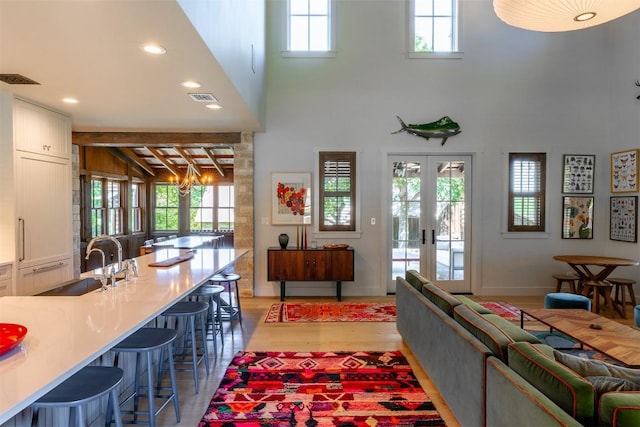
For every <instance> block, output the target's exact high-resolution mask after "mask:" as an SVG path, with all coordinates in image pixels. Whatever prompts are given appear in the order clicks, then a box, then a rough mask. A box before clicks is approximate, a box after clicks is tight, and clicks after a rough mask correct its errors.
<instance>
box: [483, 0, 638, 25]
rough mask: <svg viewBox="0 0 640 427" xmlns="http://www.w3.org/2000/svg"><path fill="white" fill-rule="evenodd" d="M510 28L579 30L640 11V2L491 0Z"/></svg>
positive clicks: (631, 0)
mask: <svg viewBox="0 0 640 427" xmlns="http://www.w3.org/2000/svg"><path fill="white" fill-rule="evenodd" d="M493 9H494V10H495V12H496V15H498V18H500V19H502V20H503V21H504V22H506V23H507V24H509V25H512V26H514V27H519V28H524V29H525V30H532V31H545V32H558V31H573V30H582V29H585V28H589V27H593V26H596V25H600V24H604V23H605V22H609V21H612V20H614V19H616V18H619V17H621V16H623V15H626V14H628V13H631V12H633V11H635V10H638V9H640V0H493Z"/></svg>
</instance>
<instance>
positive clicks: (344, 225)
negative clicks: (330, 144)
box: [318, 151, 356, 231]
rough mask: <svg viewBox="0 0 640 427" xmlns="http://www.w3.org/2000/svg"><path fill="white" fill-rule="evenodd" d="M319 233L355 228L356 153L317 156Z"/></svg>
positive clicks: (346, 152) (329, 153) (320, 154)
mask: <svg viewBox="0 0 640 427" xmlns="http://www.w3.org/2000/svg"><path fill="white" fill-rule="evenodd" d="M318 158H319V161H320V164H319V169H318V170H319V172H320V178H319V181H320V192H319V201H320V203H319V205H320V215H319V218H320V223H319V225H318V230H319V231H355V229H356V216H355V211H356V153H355V152H352V151H344V152H343V151H333V152H329V151H323V152H320V153H319V156H318Z"/></svg>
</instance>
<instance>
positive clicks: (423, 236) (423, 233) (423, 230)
mask: <svg viewBox="0 0 640 427" xmlns="http://www.w3.org/2000/svg"><path fill="white" fill-rule="evenodd" d="M426 231H427V230H425V229H424V228H423V229H422V244H423V245H424V244H425V243H427V240H426V239H427V238H426V234H425V233H426Z"/></svg>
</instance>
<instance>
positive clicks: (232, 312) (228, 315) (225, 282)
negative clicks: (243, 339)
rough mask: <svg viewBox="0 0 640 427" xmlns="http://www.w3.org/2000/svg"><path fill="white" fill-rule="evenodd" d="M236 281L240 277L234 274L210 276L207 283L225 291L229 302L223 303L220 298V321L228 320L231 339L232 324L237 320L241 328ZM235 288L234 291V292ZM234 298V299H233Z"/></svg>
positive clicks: (238, 293) (240, 310)
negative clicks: (220, 287)
mask: <svg viewBox="0 0 640 427" xmlns="http://www.w3.org/2000/svg"><path fill="white" fill-rule="evenodd" d="M238 280H240V275H239V274H236V273H229V274H224V273H221V274H216V275H213V276H211V278H210V279H209V282H210V283H211V284H213V285H219V286H222V287H224V288H225V289H226V290H227V295H228V298H229V300H228V301H225V300H224V298H220V304H221V306H222V307H221V308H222V311H223V313H222V320H228V321H229V323H230V325H231V336H232V337H233V322H234V321H235V320H237V321H238V322H239V323H240V328H242V307H241V306H240V292H239V291H238ZM234 288H235V290H234ZM234 297H235V298H234Z"/></svg>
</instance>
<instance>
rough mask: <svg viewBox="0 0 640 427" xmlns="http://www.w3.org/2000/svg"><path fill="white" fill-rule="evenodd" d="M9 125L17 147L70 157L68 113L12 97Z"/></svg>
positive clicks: (64, 157) (48, 154) (55, 155)
mask: <svg viewBox="0 0 640 427" xmlns="http://www.w3.org/2000/svg"><path fill="white" fill-rule="evenodd" d="M13 125H14V141H15V148H16V149H17V150H23V151H30V152H32V153H38V154H45V155H47V156H54V157H60V158H63V159H69V158H71V119H70V118H69V116H65V115H64V114H60V113H58V112H55V111H52V110H49V109H46V108H42V107H40V106H38V105H34V104H31V103H29V102H26V101H23V100H21V99H16V100H15V103H14V110H13Z"/></svg>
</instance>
